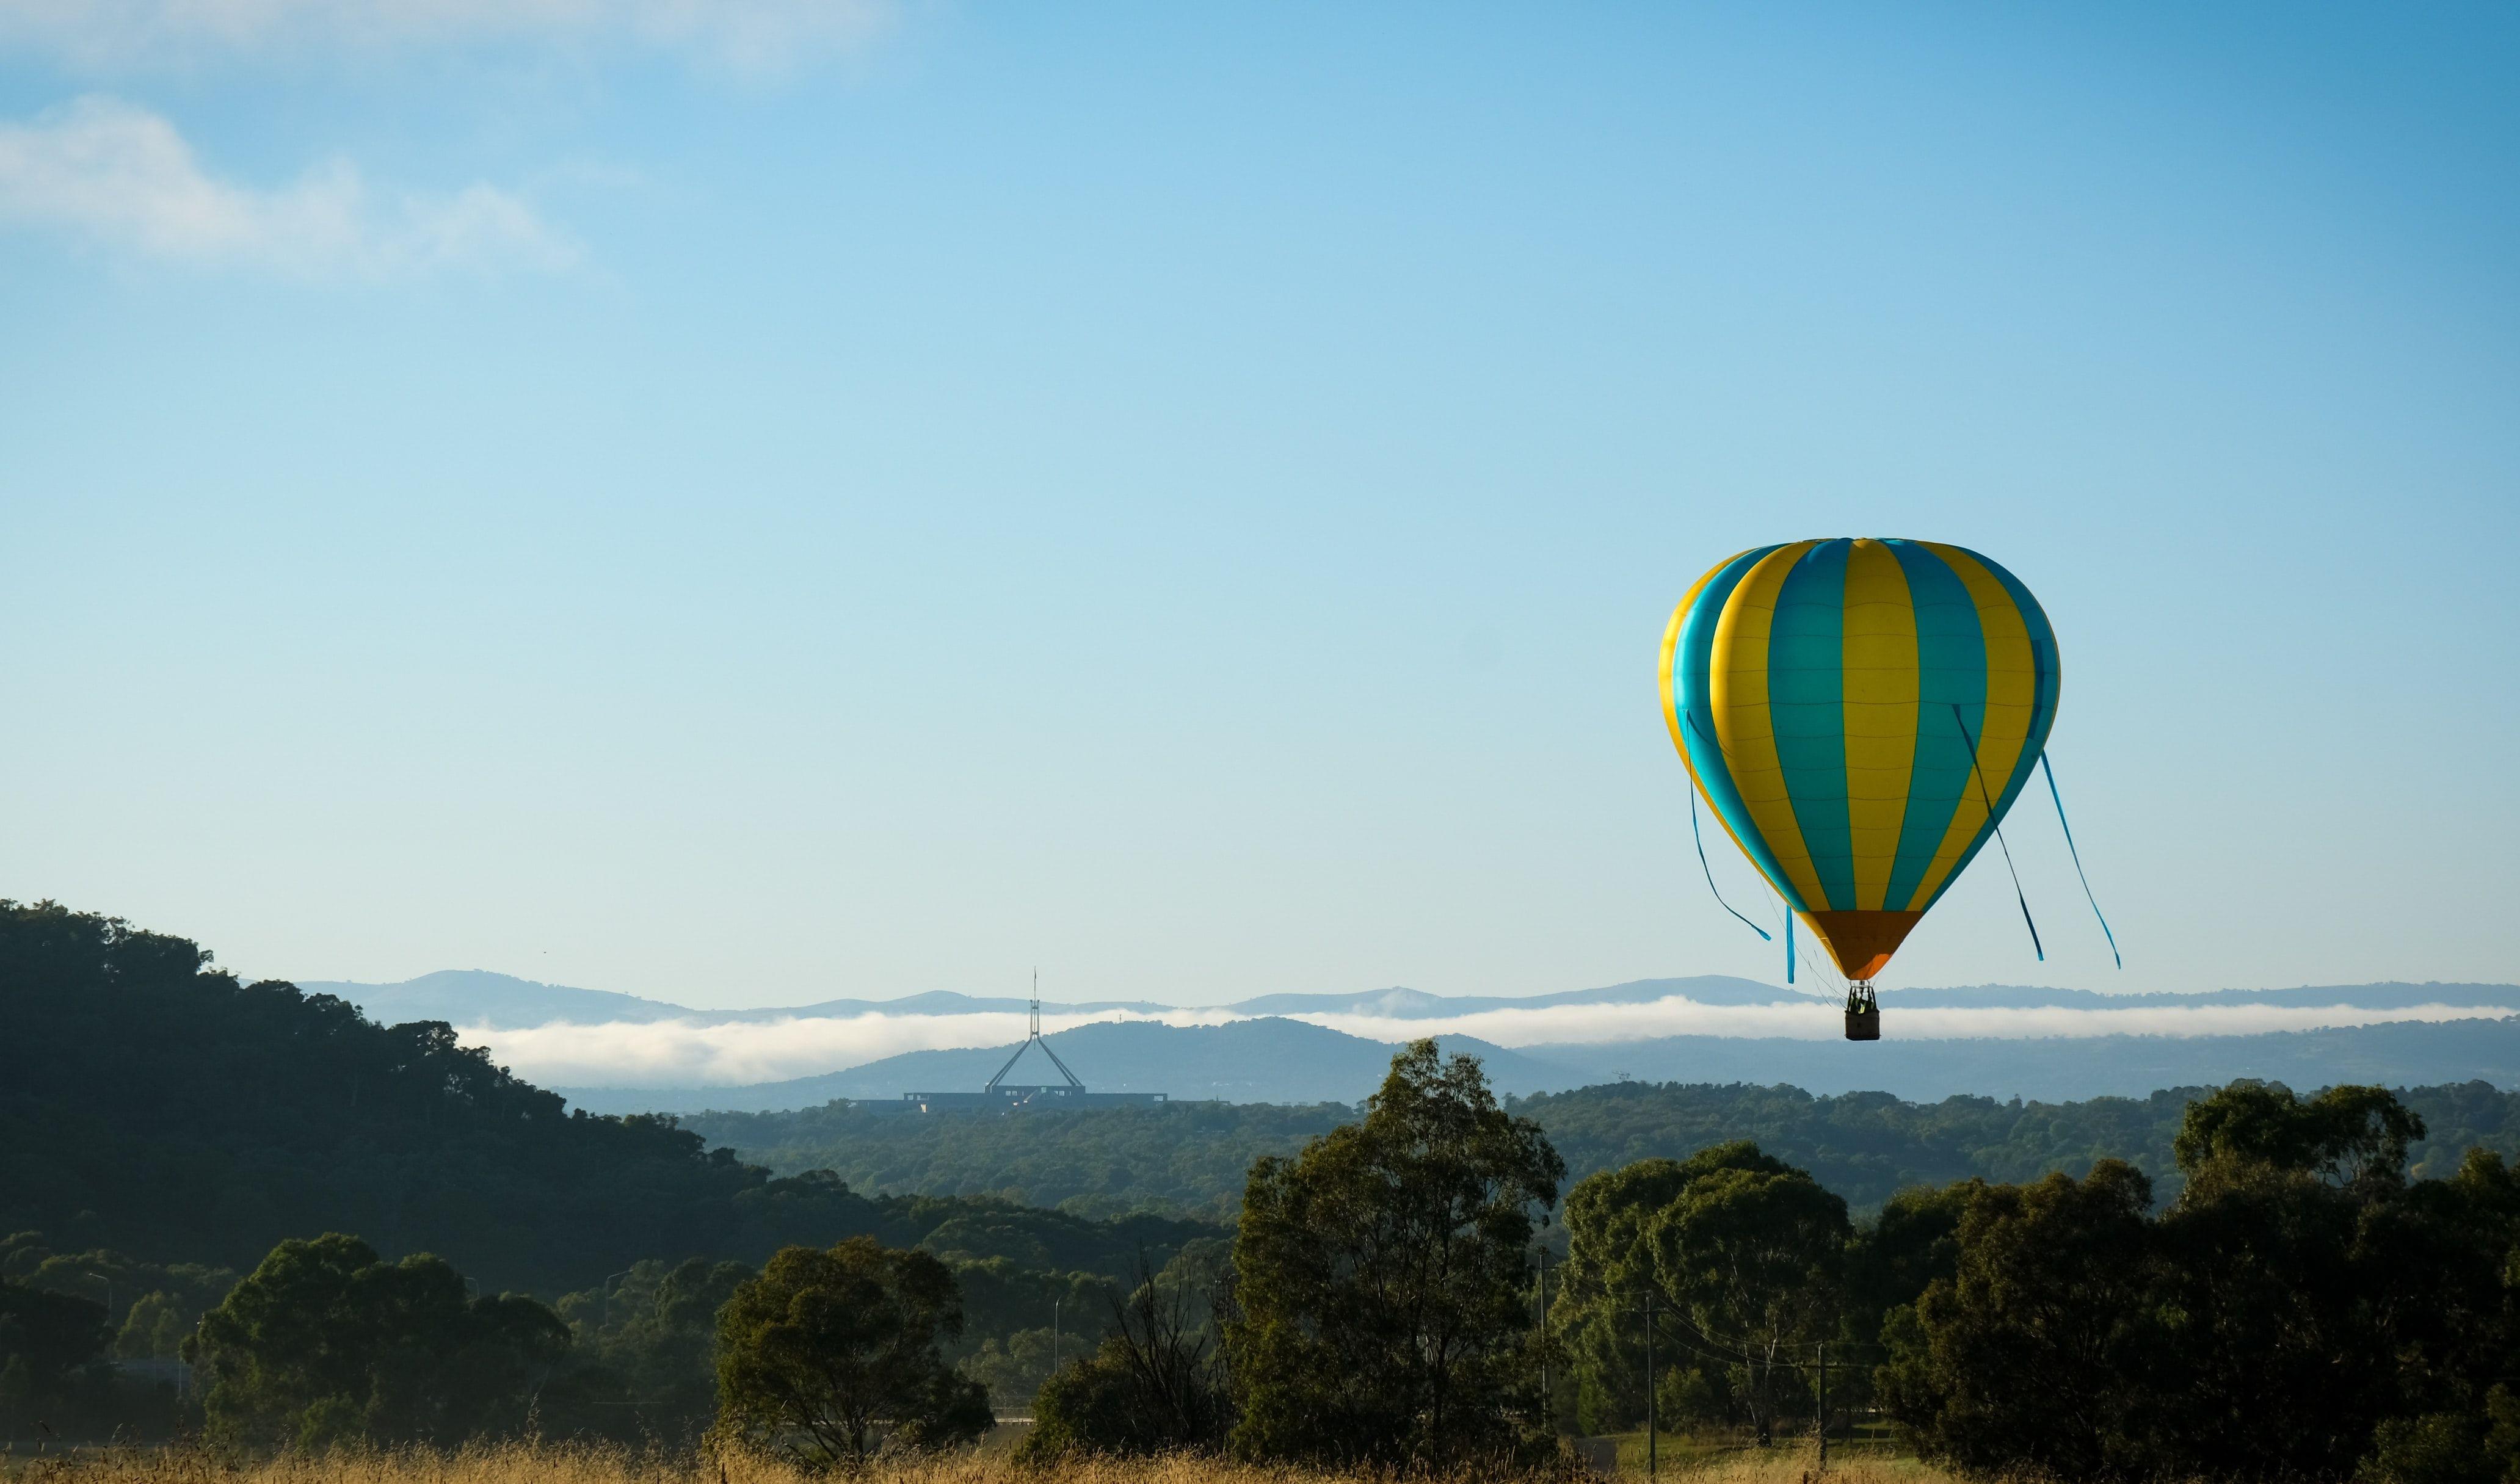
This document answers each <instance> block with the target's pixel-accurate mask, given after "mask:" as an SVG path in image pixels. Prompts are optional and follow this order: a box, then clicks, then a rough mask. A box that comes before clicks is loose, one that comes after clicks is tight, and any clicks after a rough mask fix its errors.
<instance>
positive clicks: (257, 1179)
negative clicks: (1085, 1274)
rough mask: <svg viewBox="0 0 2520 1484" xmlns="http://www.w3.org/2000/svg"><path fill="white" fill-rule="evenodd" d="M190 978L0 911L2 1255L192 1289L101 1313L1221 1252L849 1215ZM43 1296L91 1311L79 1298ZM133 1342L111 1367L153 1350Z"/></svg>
mask: <svg viewBox="0 0 2520 1484" xmlns="http://www.w3.org/2000/svg"><path fill="white" fill-rule="evenodd" d="M207 963H208V956H207V955H206V954H204V953H203V951H202V950H201V949H200V948H199V947H198V946H196V945H195V944H193V943H191V942H189V941H186V940H184V939H181V938H175V937H169V936H165V935H163V934H158V933H151V932H145V931H141V930H139V929H136V928H134V927H132V926H130V925H129V924H128V923H125V922H120V921H119V920H115V919H108V918H101V917H97V916H95V915H93V914H85V913H74V912H70V911H68V910H67V909H65V908H62V907H59V906H56V905H54V904H51V903H39V904H36V905H33V906H26V905H22V904H19V903H0V1024H6V1025H7V1026H8V1027H9V1037H8V1038H9V1050H10V1053H11V1057H10V1066H9V1074H8V1075H6V1076H0V1148H6V1149H8V1150H9V1151H10V1161H9V1178H8V1179H7V1180H5V1181H0V1232H8V1231H42V1232H49V1233H52V1234H55V1237H56V1239H62V1238H63V1237H64V1236H65V1234H67V1239H66V1240H64V1242H63V1244H64V1245H66V1246H67V1245H73V1244H74V1245H76V1246H78V1247H81V1248H89V1249H96V1250H91V1251H85V1252H82V1253H79V1254H75V1261H76V1262H77V1263H80V1264H85V1265H93V1260H94V1259H97V1258H99V1257H101V1256H112V1253H113V1252H116V1251H118V1252H124V1253H146V1254H150V1255H151V1256H152V1257H154V1258H159V1259H163V1258H169V1257H181V1258H182V1259H184V1260H185V1261H186V1262H188V1263H192V1264H199V1265H202V1266H201V1269H200V1270H197V1273H196V1275H194V1276H186V1275H183V1274H179V1273H177V1272H176V1270H174V1269H171V1268H170V1269H165V1270H162V1271H161V1273H160V1275H159V1277H158V1278H155V1279H148V1278H143V1277H139V1276H133V1277H131V1278H129V1279H128V1280H126V1279H125V1278H115V1279H114V1280H113V1282H114V1289H115V1298H116V1300H117V1309H118V1310H119V1309H122V1308H124V1307H125V1306H128V1305H130V1304H132V1303H134V1302H136V1301H138V1300H139V1299H141V1298H142V1297H144V1296H145V1295H146V1294H148V1293H149V1292H152V1291H162V1292H165V1293H167V1294H169V1295H172V1296H173V1298H174V1300H175V1302H176V1306H177V1307H178V1308H179V1309H180V1308H182V1307H184V1306H185V1305H188V1304H194V1303H200V1304H202V1305H203V1306H206V1305H207V1304H208V1303H210V1302H213V1301H215V1298H216V1295H215V1293H212V1292H210V1291H208V1289H209V1288H210V1286H211V1279H210V1278H208V1277H202V1276H199V1274H200V1273H201V1272H203V1271H206V1270H212V1269H216V1268H219V1267H229V1268H235V1267H243V1266H246V1265H248V1264H251V1263H252V1262H254V1261H256V1260H258V1259H259V1258H260V1257H261V1255H262V1254H263V1253H265V1252H266V1251H268V1250H269V1249H270V1248H271V1247H272V1245H273V1244H274V1243H276V1242H278V1241H280V1240H282V1239H283V1238H287V1237H302V1236H304V1235H305V1234H307V1233H311V1232H325V1231H354V1232H359V1233H362V1234H364V1235H365V1237H367V1239H369V1240H371V1241H373V1242H374V1243H375V1244H376V1245H377V1246H378V1247H379V1248H381V1249H382V1250H384V1251H387V1252H394V1253H402V1252H413V1251H430V1252H437V1253H441V1254H444V1255H445V1256H447V1257H448V1258H449V1260H451V1261H454V1262H456V1263H458V1264H459V1265H461V1266H462V1267H463V1268H464V1269H465V1270H466V1271H468V1272H471V1273H473V1274H475V1275H477V1276H479V1277H480V1278H481V1279H482V1280H483V1282H486V1283H489V1284H493V1285H501V1286H514V1287H517V1288H521V1289H529V1290H534V1291H539V1292H545V1293H558V1292H562V1291H566V1290H568V1289H572V1288H583V1287H588V1286H591V1285H593V1284H595V1283H597V1282H601V1281H602V1279H603V1277H604V1276H605V1275H606V1274H608V1273H613V1272H617V1271H619V1270H621V1269H624V1268H627V1267H629V1266H630V1265H631V1264H632V1263H634V1262H637V1261H639V1260H640V1259H642V1258H647V1257H652V1256H654V1255H656V1254H659V1253H669V1254H671V1253H705V1254H708V1255H710V1256H711V1257H715V1258H728V1259H735V1260H739V1261H745V1262H758V1261H760V1260H761V1259H762V1258H765V1257H767V1256H768V1255H769V1254H770V1253H771V1252H772V1251H773V1250H775V1249H776V1248H778V1247H780V1246H782V1245H785V1244H787V1243H791V1242H804V1243H809V1244H820V1243H828V1242H831V1241H833V1240H836V1239H838V1238H840V1237H849V1236H861V1235H863V1236H872V1237H877V1238H878V1239H880V1240H882V1241H884V1242H886V1243H889V1244H893V1245H910V1244H913V1243H916V1242H920V1241H922V1240H924V1239H927V1238H929V1237H935V1236H937V1235H938V1234H939V1232H940V1229H948V1228H950V1229H951V1230H946V1231H944V1232H943V1235H942V1237H941V1239H940V1241H939V1242H938V1245H940V1246H941V1247H943V1248H946V1249H950V1250H953V1251H956V1252H958V1253H962V1254H964V1255H966V1256H967V1257H969V1258H974V1259H980V1258H987V1257H992V1256H1008V1257H1011V1258H1012V1259H1013V1260H1015V1261H1017V1262H1019V1263H1021V1264H1023V1265H1026V1266H1034V1267H1045V1268H1055V1269H1057V1270H1060V1271H1065V1270H1068V1269H1082V1270H1087V1271H1094V1272H1101V1273H1105V1274H1108V1275H1111V1276H1114V1277H1117V1276H1118V1275H1119V1274H1121V1273H1123V1272H1125V1271H1126V1269H1127V1266H1128V1263H1129V1262H1130V1261H1131V1260H1133V1258H1134V1254H1135V1253H1136V1251H1137V1250H1138V1248H1139V1247H1140V1246H1141V1245H1144V1246H1147V1247H1148V1248H1150V1249H1158V1250H1163V1251H1170V1250H1175V1249H1178V1248H1179V1246H1180V1245H1181V1244H1182V1243H1183V1242H1184V1241H1187V1240H1191V1239H1193V1238H1196V1237H1212V1236H1216V1235H1218V1234H1219V1230H1220V1229H1219V1228H1217V1227H1216V1226H1214V1225H1211V1224H1202V1223H1195V1222H1184V1221H1167V1220H1165V1219H1163V1218H1159V1217H1133V1218H1128V1219H1125V1220H1122V1221H1119V1222H1106V1223H1098V1222H1095V1221H1091V1220H1087V1219H1085V1218H1082V1217H1079V1216H1075V1215H1070V1214H1063V1213H1059V1212H1051V1211H1028V1210H1024V1209H1022V1208H1019V1207H1017V1206H1015V1205H1013V1204H1012V1203H1011V1202H1007V1201H1003V1200H965V1199H951V1198H937V1197H932V1196H905V1197H898V1198H886V1199H869V1198H867V1197H865V1196H863V1195H859V1194H857V1193H855V1192H852V1191H851V1190H850V1189H849V1187H848V1184H847V1183H846V1182H845V1181H843V1180H841V1179H840V1178H839V1177H837V1176H835V1175H833V1174H832V1173H831V1172H829V1171H828V1170H824V1171H806V1172H802V1173H798V1174H794V1175H791V1176H787V1177H776V1178H774V1177H773V1176H772V1175H770V1174H769V1173H768V1172H767V1171H764V1170H761V1169H758V1168H753V1167H750V1166H746V1165H743V1164H742V1163H740V1162H738V1161H737V1159H736V1157H735V1155H734V1154H733V1153H732V1152H730V1151H728V1150H724V1149H719V1150H715V1151H710V1150H708V1149H707V1148H706V1147H705V1146H704V1145H703V1143H702V1141H701V1140H700V1138H699V1137H698V1136H697V1135H696V1134H693V1133H690V1132H688V1131H686V1130H684V1129H681V1128H678V1127H677V1126H676V1125H675V1122H674V1120H673V1119H671V1118H663V1117H644V1116H633V1117H627V1118H594V1117H588V1116H586V1115H585V1114H583V1113H571V1112H569V1111H568V1110H567V1109H566V1108H565V1106H564V1105H563V1104H562V1101H561V1099H560V1098H558V1097H557V1096H555V1095H554V1094H551V1093H547V1092H544V1091H542V1090H541V1089H539V1088H536V1087H533V1086H531V1085H529V1084H527V1083H524V1082H521V1081H519V1080H517V1078H515V1077H513V1076H511V1075H510V1074H509V1073H508V1072H507V1071H505V1070H504V1069H502V1068H500V1067H497V1066H494V1065H492V1064H491V1062H490V1060H489V1058H488V1057H487V1055H486V1054H484V1053H482V1052H480V1051H478V1050H466V1049H464V1048H462V1047H460V1046H458V1045H457V1044H456V1040H455V1035H454V1032H453V1031H452V1030H451V1029H449V1028H448V1027H447V1026H445V1025H442V1024H437V1023H433V1022H422V1023H418V1024H412V1025H400V1026H393V1027H383V1026H378V1025H375V1024H372V1023H370V1022H369V1021H367V1020H365V1019H363V1018H362V1017H361V1016H360V1015H359V1013H358V1012H356V1011H355V1010H354V1009H352V1008H351V1007H350V1006H348V1005H346V1004H343V1003H342V1002H340V1001H338V1000H336V999H333V998H331V997H330V996H325V995H314V996H308V995H303V994H300V993H299V992H298V991H297V990H296V989H295V988H294V987H293V986H291V985H288V984H282V983H277V982H271V981H266V982H262V983H257V984H244V983H240V982H239V981H238V980H237V979H236V977H235V976H234V975H232V974H228V973H225V972H223V971H218V970H214V969H211V968H209V967H207ZM107 1249H112V1250H107ZM7 1260H9V1259H8V1258H7V1257H6V1256H5V1254H0V1261H7ZM116 1260H117V1261H121V1262H128V1259H116ZM47 1282H49V1281H47ZM63 1282H65V1283H76V1284H82V1285H85V1286H83V1287H80V1288H79V1289H78V1291H82V1292H88V1293H91V1294H93V1295H94V1296H99V1297H101V1296H103V1287H102V1284H101V1283H98V1282H92V1281H91V1280H88V1279H86V1278H77V1277H73V1276H71V1275H69V1274H67V1273H65V1274H64V1275H63ZM120 1317H121V1316H120V1315H119V1314H118V1315H117V1318H118V1319H119V1318H120ZM152 1326H153V1327H152V1328H151V1330H150V1331H149V1333H148V1335H147V1336H146V1338H145V1341H144V1339H143V1338H142V1337H141V1336H135V1339H134V1342H135V1343H143V1342H145V1343H149V1344H152V1345H154V1344H156V1343H157V1321H155V1320H153V1321H152Z"/></svg>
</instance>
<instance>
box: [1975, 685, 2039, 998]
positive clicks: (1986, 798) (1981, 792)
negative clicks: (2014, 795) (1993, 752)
mask: <svg viewBox="0 0 2520 1484" xmlns="http://www.w3.org/2000/svg"><path fill="white" fill-rule="evenodd" d="M1952 720H1954V721H1956V722H1958V723H1959V724H1960V741H1962V742H1967V743H1968V749H1969V777H1971V778H1974V779H1976V780H1977V796H1978V798H1979V799H1980V800H1981V801H1982V802H1984V803H1985V805H1986V817H1987V819H1988V820H1989V821H1991V822H1992V821H1995V799H1994V798H1993V796H1991V795H1990V794H1989V793H1988V792H1987V791H1986V775H1985V774H1984V773H1983V772H1980V771H1979V769H1978V765H1977V739H1976V738H1974V737H1971V736H1969V729H1968V718H1966V717H1964V716H1962V715H1960V708H1959V706H1958V704H1957V703H1955V704H1954V705H1953V706H1952ZM1995 842H1996V843H1997V844H1998V845H2002V846H2003V869H2004V870H2006V871H2009V872H2011V873H2012V899H2013V900H2014V901H2016V902H2019V903H2020V904H2021V921H2022V922H2023V924H2024V925H2026V926H2028V927H2029V929H2030V951H2031V952H2032V953H2035V954H2037V955H2038V956H2039V962H2040V963H2042V964H2045V963H2047V962H2048V950H2047V949H2046V948H2043V947H2041V946H2040V943H2039V924H2038V923H2036V922H2031V921H2030V898H2028V897H2026V896H2024V895H2022V894H2021V872H2020V871H2019V870H2018V869H2016V868H2015V867H2014V866H2013V864H2012V847H2011V846H2010V845H2006V844H2004V840H2003V825H2002V824H2001V823H2000V822H1998V823H1996V826H1995Z"/></svg>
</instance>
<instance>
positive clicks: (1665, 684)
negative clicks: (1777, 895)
mask: <svg viewBox="0 0 2520 1484" xmlns="http://www.w3.org/2000/svg"><path fill="white" fill-rule="evenodd" d="M1755 549H1756V548H1751V549H1750V550H1755ZM1743 555H1744V553H1743V552H1734V553H1733V555H1732V556H1730V557H1727V558H1725V559H1724V560H1723V561H1721V562H1717V563H1715V564H1714V565H1713V566H1710V567H1708V568H1707V569H1706V575H1705V576H1703V577H1700V578H1698V579H1697V583H1696V585H1695V586H1694V587H1691V588H1690V589H1689V590H1688V597H1686V598H1683V599H1682V600H1680V607H1676V608H1673V609H1672V610H1671V626H1670V627H1669V628H1667V629H1664V630H1663V631H1662V724H1663V725H1664V726H1666V727H1669V728H1670V729H1671V744H1672V745H1673V746H1675V747H1678V748H1679V749H1680V765H1681V766H1682V767H1684V768H1687V769H1688V781H1689V783H1690V784H1692V785H1694V786H1695V787H1696V788H1697V793H1698V796H1699V797H1701V798H1703V799H1705V800H1706V812H1707V813H1709V814H1712V815H1714V816H1715V823H1717V824H1719V825H1721V826H1723V827H1724V832H1725V833H1726V834H1729V835H1732V836H1733V849H1735V850H1738V851H1740V852H1741V858H1742V859H1743V860H1746V861H1748V862H1750V864H1751V867H1752V869H1754V870H1755V869H1757V866H1758V861H1759V858H1758V857H1757V856H1754V855H1752V854H1751V853H1750V847H1749V846H1747V845H1744V844H1742V843H1741V836H1740V835H1738V834H1735V833H1733V822H1732V821H1731V820H1729V819H1726V818H1725V817H1724V811H1723V810H1721V809H1718V808H1716V807H1715V795H1714V794H1713V793H1710V792H1708V791H1707V787H1706V780H1704V779H1702V778H1699V777H1698V776H1697V764H1696V763H1694V762H1692V761H1690V760H1689V756H1688V740H1687V739H1686V738H1684V737H1682V736H1681V735H1680V694H1679V692H1678V691H1676V690H1675V689H1674V687H1675V686H1676V685H1677V684H1678V683H1679V677H1678V675H1677V674H1676V670H1677V662H1678V660H1679V659H1680V630H1681V626H1682V624H1684V623H1686V622H1687V621H1688V610H1689V608H1690V607H1692V606H1694V605H1695V604H1696V602H1697V595H1698V594H1700V593H1702V592H1705V591H1706V584H1708V583H1710V582H1713V581H1714V580H1715V574H1716V573H1717V572H1720V571H1722V570H1724V569H1725V568H1726V567H1728V566H1731V565H1732V564H1733V562H1738V561H1740V560H1741V558H1742V557H1743ZM1735 591H1738V589H1735ZM1726 771H1728V772H1729V771H1731V770H1730V769H1729V768H1728V769H1727V770H1726Z"/></svg>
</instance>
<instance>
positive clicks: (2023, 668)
mask: <svg viewBox="0 0 2520 1484" xmlns="http://www.w3.org/2000/svg"><path fill="white" fill-rule="evenodd" d="M1922 544H1923V546H1924V548H1925V550H1927V551H1929V552H1932V553H1933V554H1934V555H1935V556H1937V557H1940V558H1941V559H1943V563H1944V564H1945V565H1947V566H1949V567H1950V568H1951V569H1952V570H1953V572H1955V573H1956V574H1958V577H1959V579H1960V584H1961V586H1963V587H1965V588H1967V589H1968V595H1969V600H1970V601H1971V602H1972V603H1975V604H1976V605H1977V622H1978V629H1979V631H1980V632H1981V633H1983V634H1984V635H1985V636H1986V720H1985V721H1984V722H1983V723H1982V724H1980V726H1979V728H1978V732H1979V735H1978V737H1977V764H1978V776H1979V778H1980V779H1982V780H1984V782H1985V792H1984V794H1983V795H1981V794H1980V792H1979V791H1978V785H1976V784H1971V785H1969V787H1967V788H1966V789H1964V790H1962V792H1961V793H1960V803H1959V807H1958V809H1955V810H1953V811H1952V825H1951V828H1950V829H1949V830H1946V831H1944V832H1943V842H1942V844H1941V846H1940V847H1938V848H1937V849H1936V850H1935V851H1934V860H1933V864H1932V865H1930V866H1927V867H1926V868H1925V875H1924V877H1923V878H1922V879H1920V880H1918V881H1917V882H1916V894H1915V895H1914V896H1913V897H1910V898H1909V899H1908V901H1907V902H1906V903H1905V904H1904V905H1905V906H1906V907H1907V909H1908V910H1909V911H1911V912H1915V911H1919V910H1921V909H1922V908H1923V906H1924V904H1926V903H1927V902H1930V901H1932V900H1933V899H1934V893H1935V892H1937V891H1940V890H1942V889H1943V878H1944V877H1948V876H1950V875H1951V874H1952V868H1953V867H1955V866H1957V865H1958V864H1959V860H1960V857H1961V856H1962V855H1965V854H1967V853H1968V847H1969V842H1970V841H1972V840H1974V839H1976V838H1977V834H1978V832H1979V831H1980V830H1982V829H1984V828H1985V826H1986V802H1985V801H1986V800H1987V799H1992V798H1994V797H1995V796H1996V795H1997V794H1999V793H2001V792H2002V791H2003V786H2004V784H2005V783H2006V782H2007V781H2008V780H2010V778H2011V777H2012V765H2013V764H2014V763H2016V762H2019V761H2020V760H2021V744H2022V743H2023V742H2027V741H2028V740H2029V738H2030V723H2031V719H2032V717H2033V716H2034V715H2035V714H2036V713H2037V712H2038V709H2039V671H2038V668H2037V666H2036V664H2035V663H2034V662H2033V661H2032V659H2031V655H2030V628H2029V625H2027V624H2025V623H2023V622H2022V621H2021V609H2020V608H2019V607H2017V606H2016V605H2015V604H2014V603H2013V601H2012V595H2011V594H2010V593H2008V592H2006V591H2005V590H2004V586H2003V583H2001V582H1999V581H1997V580H1996V577H1995V574H1994V573H1993V572H1990V571H1988V570H1987V569H1986V567H1985V566H1984V565H1982V564H1981V563H1980V562H1978V560H1977V559H1976V558H1975V557H1972V556H1970V555H1969V554H1968V553H1967V552H1964V551H1962V550H1960V549H1959V548H1958V547H1957V546H1942V545H1939V544H1937V543H1934V542H1930V541H1928V542H1924V543H1922ZM1924 725H1926V726H1941V727H1948V726H1953V725H1956V724H1955V723H1954V722H1953V721H1951V720H1950V719H1949V718H1948V717H1939V716H1937V717H1927V718H1925V719H1924Z"/></svg>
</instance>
